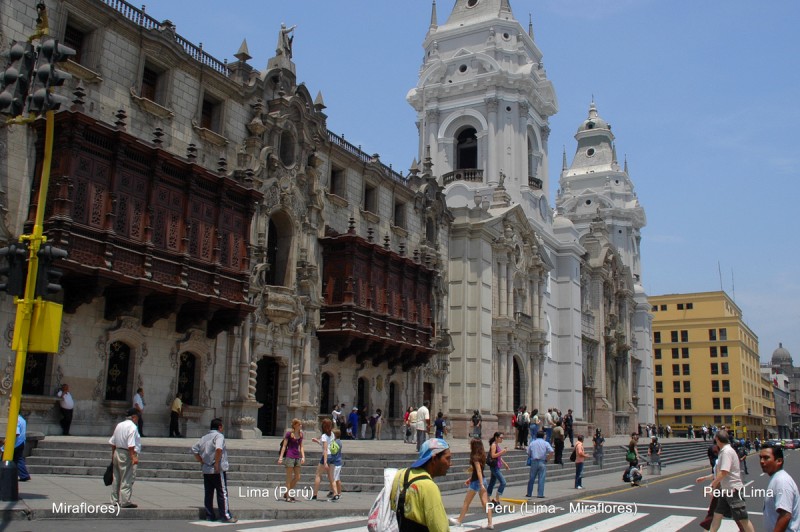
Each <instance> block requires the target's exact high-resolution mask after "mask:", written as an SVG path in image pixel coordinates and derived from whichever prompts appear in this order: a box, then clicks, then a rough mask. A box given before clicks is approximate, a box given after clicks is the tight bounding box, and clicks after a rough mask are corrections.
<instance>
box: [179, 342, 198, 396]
mask: <svg viewBox="0 0 800 532" xmlns="http://www.w3.org/2000/svg"><path fill="white" fill-rule="evenodd" d="M179 358H180V367H179V368H178V393H180V394H183V402H184V403H185V404H187V405H196V404H197V401H196V398H197V396H198V395H199V393H196V392H199V390H198V388H199V384H200V378H199V376H198V371H199V370H200V365H199V364H198V363H197V357H196V356H195V355H194V354H192V353H189V352H187V351H184V352H183V353H181V355H180V357H179Z"/></svg>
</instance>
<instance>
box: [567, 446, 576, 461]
mask: <svg viewBox="0 0 800 532" xmlns="http://www.w3.org/2000/svg"><path fill="white" fill-rule="evenodd" d="M577 459H578V453H577V451H576V450H575V449H573V450H572V454H571V455H569V461H570V462H574V461H575V460H577Z"/></svg>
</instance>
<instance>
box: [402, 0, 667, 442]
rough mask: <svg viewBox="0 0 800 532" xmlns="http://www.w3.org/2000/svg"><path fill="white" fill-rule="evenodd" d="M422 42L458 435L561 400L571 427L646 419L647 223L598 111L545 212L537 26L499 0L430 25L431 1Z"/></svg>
mask: <svg viewBox="0 0 800 532" xmlns="http://www.w3.org/2000/svg"><path fill="white" fill-rule="evenodd" d="M423 48H424V59H423V64H422V68H421V72H420V77H419V81H418V83H417V86H416V87H415V88H413V89H412V90H411V91H410V92H409V94H408V101H409V103H410V104H411V105H412V106H413V107H414V109H415V110H416V111H417V120H418V127H419V131H420V137H419V149H420V153H430V158H431V160H432V162H433V165H434V169H435V171H436V174H437V175H438V176H439V182H440V184H441V185H442V186H443V187H444V190H445V192H444V193H445V196H446V198H447V205H448V207H449V208H450V211H451V212H452V214H453V218H454V220H453V224H452V228H451V235H450V242H449V268H448V281H449V285H448V286H449V289H448V292H449V301H450V305H449V310H448V312H449V315H448V324H449V330H450V334H451V336H452V339H453V348H454V350H453V353H452V354H451V355H450V374H449V379H448V388H447V391H448V394H449V397H448V399H449V404H448V405H446V406H447V407H448V408H447V410H448V411H449V415H450V418H451V419H452V420H454V422H455V425H454V426H455V429H456V433H457V434H465V433H466V432H467V430H468V422H467V420H468V419H469V418H470V417H471V415H472V412H473V410H479V411H481V412H482V414H483V424H484V429H486V428H487V427H488V428H489V430H490V431H491V430H493V428H494V427H495V426H496V425H498V424H499V425H500V426H507V423H508V419H509V418H510V416H511V413H512V412H513V410H514V409H515V408H516V407H518V406H520V405H527V406H528V407H529V408H530V409H533V408H538V409H540V410H542V411H544V410H545V409H547V408H548V407H557V408H560V409H561V410H564V411H566V409H568V408H572V409H573V410H574V411H575V412H576V416H575V417H576V420H577V423H578V425H587V424H588V425H592V426H595V425H596V426H599V427H601V428H602V429H603V430H605V431H606V432H607V433H626V432H629V431H630V430H632V428H634V427H636V425H637V423H639V422H640V421H652V420H653V419H654V417H653V410H652V407H653V395H652V388H651V386H652V385H651V383H652V380H651V372H650V363H649V352H650V347H649V337H650V321H649V317H648V313H647V311H648V309H649V306H648V305H647V299H646V296H645V295H644V290H643V288H642V286H641V284H640V283H641V281H640V265H639V239H640V234H639V230H640V229H641V228H642V227H643V226H644V223H645V218H644V212H643V210H642V208H641V206H640V205H639V203H638V201H637V199H636V197H635V194H634V193H633V186H632V184H631V181H630V179H629V178H628V175H627V169H625V170H620V168H619V166H618V165H617V164H616V158H615V157H614V158H613V160H612V152H613V143H612V142H613V138H614V137H613V135H611V133H610V127H609V126H608V125H607V123H606V122H604V121H603V120H602V119H600V118H599V117H597V115H596V111H595V110H594V107H593V108H592V111H591V113H590V117H589V119H587V121H586V122H585V123H584V124H583V125H582V126H581V130H580V131H579V132H578V135H577V136H576V138H577V139H578V142H579V146H578V151H577V152H576V156H575V161H574V163H573V166H572V167H571V168H570V169H569V170H568V169H567V168H566V166H565V167H564V172H563V173H562V178H561V183H560V186H561V189H560V190H559V192H558V195H557V199H556V204H557V205H558V206H559V209H558V212H557V213H556V215H555V217H554V212H553V208H552V206H551V203H550V199H549V195H550V191H551V186H550V182H549V178H548V167H549V155H548V154H549V150H548V137H549V131H550V128H549V125H548V124H549V119H550V117H551V116H552V115H554V114H555V113H556V112H557V110H558V105H557V100H556V96H555V90H554V88H553V85H552V83H551V82H550V80H549V79H548V78H547V74H546V71H545V68H544V64H543V61H542V57H543V55H542V52H541V51H540V50H539V48H538V46H537V44H536V42H535V41H534V38H533V30H532V27H530V26H529V28H528V31H527V32H526V31H525V30H524V29H523V28H522V26H521V25H520V23H519V22H518V21H517V20H516V19H515V18H514V15H513V13H512V11H511V7H510V4H509V2H508V1H507V0H457V1H456V2H455V5H454V7H453V9H452V11H451V13H450V14H449V16H448V18H447V20H446V22H445V23H444V24H442V25H439V24H438V17H437V12H436V3H435V2H434V4H433V11H432V14H431V23H430V27H429V29H428V33H427V35H426V37H425V40H424V42H423ZM595 125H596V126H597V128H596V129H592V128H593V127H594V126H595ZM587 150H589V151H591V153H588V151H587ZM595 152H596V156H594V155H595ZM587 153H588V155H587ZM593 156H594V158H592V157H593ZM565 161H566V157H565ZM592 202H594V203H592ZM587 206H590V207H587Z"/></svg>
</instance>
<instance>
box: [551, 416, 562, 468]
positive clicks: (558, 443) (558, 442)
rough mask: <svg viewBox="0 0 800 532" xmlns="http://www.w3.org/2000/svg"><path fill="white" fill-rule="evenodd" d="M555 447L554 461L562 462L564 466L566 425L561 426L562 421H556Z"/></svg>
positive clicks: (554, 430)
mask: <svg viewBox="0 0 800 532" xmlns="http://www.w3.org/2000/svg"><path fill="white" fill-rule="evenodd" d="M553 447H554V448H555V458H554V459H553V463H555V464H561V467H564V427H562V426H561V421H560V420H559V421H556V425H555V426H554V427H553Z"/></svg>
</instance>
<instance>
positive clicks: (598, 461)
mask: <svg viewBox="0 0 800 532" xmlns="http://www.w3.org/2000/svg"><path fill="white" fill-rule="evenodd" d="M605 441H606V439H605V438H604V437H603V435H602V433H601V431H600V429H596V430H595V431H594V437H593V438H592V444H593V445H594V452H593V453H592V456H593V457H594V465H597V466H600V469H603V453H604V452H605V451H604V449H603V444H604V443H605Z"/></svg>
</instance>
